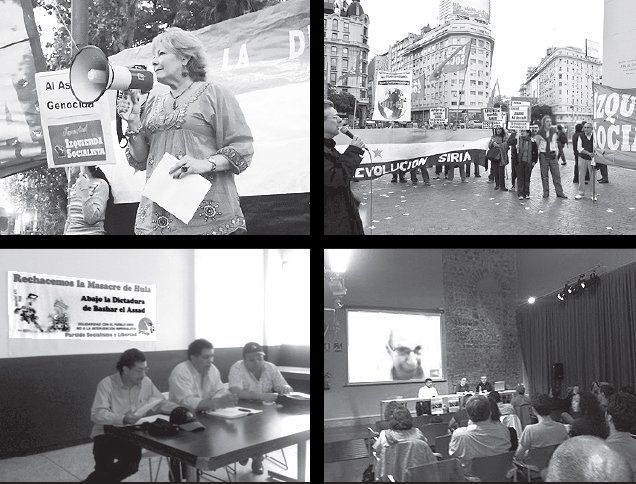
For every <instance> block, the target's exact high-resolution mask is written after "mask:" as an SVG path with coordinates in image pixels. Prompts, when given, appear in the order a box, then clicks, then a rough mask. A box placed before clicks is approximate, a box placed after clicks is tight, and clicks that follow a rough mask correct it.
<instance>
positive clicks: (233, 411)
mask: <svg viewBox="0 0 636 484" xmlns="http://www.w3.org/2000/svg"><path fill="white" fill-rule="evenodd" d="M246 410H247V411H246ZM261 412H262V410H256V409H254V408H246V407H226V408H219V409H218V410H208V411H207V412H206V414H208V415H216V416H217V417H223V418H240V417H247V416H248V415H253V414H255V413H261Z"/></svg>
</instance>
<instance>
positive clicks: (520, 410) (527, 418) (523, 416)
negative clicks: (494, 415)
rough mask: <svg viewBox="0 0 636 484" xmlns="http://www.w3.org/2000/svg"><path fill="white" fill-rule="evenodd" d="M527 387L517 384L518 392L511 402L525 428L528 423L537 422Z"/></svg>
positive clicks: (522, 426)
mask: <svg viewBox="0 0 636 484" xmlns="http://www.w3.org/2000/svg"><path fill="white" fill-rule="evenodd" d="M525 393H526V387H524V386H523V385H522V384H519V385H517V389H516V393H515V394H514V395H513V397H512V400H510V404H511V405H512V407H513V408H514V409H515V413H516V414H517V417H519V420H520V421H521V428H525V426H526V425H529V424H531V423H536V416H535V415H534V412H533V410H532V405H531V403H530V399H529V398H528V396H527V395H526V394H525Z"/></svg>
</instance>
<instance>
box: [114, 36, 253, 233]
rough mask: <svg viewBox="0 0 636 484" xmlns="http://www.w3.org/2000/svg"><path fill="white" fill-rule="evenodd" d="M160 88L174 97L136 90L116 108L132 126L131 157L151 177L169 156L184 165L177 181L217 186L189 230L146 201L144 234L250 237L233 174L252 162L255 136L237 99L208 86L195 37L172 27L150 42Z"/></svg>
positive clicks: (138, 228) (138, 226) (175, 171)
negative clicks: (142, 97) (143, 96)
mask: <svg viewBox="0 0 636 484" xmlns="http://www.w3.org/2000/svg"><path fill="white" fill-rule="evenodd" d="M152 47H153V59H152V66H153V69H154V71H155V76H156V77H157V81H158V82H160V83H162V84H165V85H167V86H169V87H170V91H169V92H166V93H163V94H157V95H155V96H152V97H150V98H149V99H148V101H147V103H146V105H145V106H144V109H143V110H142V109H141V107H140V104H139V97H138V95H137V94H136V93H134V91H132V92H131V93H129V95H127V96H126V97H122V98H120V99H119V100H118V102H117V112H118V113H119V114H120V116H121V117H122V118H123V119H126V120H127V121H128V129H127V130H126V138H127V139H128V146H127V147H126V156H127V158H128V163H129V164H130V165H131V166H132V167H133V168H135V169H137V170H146V180H148V178H150V177H151V176H152V173H153V170H154V169H155V168H156V166H157V165H158V164H159V162H160V161H161V159H162V158H163V156H164V154H165V153H170V154H171V155H173V156H175V157H176V158H177V159H178V162H177V163H175V164H174V166H172V167H171V168H170V174H171V175H172V176H173V177H174V178H183V177H186V176H191V175H194V174H200V175H201V176H203V177H204V178H206V179H207V180H208V181H210V183H211V184H212V185H211V187H210V190H209V191H208V193H207V194H206V195H205V197H204V199H203V200H202V201H201V203H200V204H199V207H198V208H197V210H196V211H195V214H194V216H193V217H192V219H191V220H190V221H189V222H188V223H184V222H183V221H181V220H180V219H179V218H177V217H176V216H174V215H173V214H171V213H170V212H168V211H167V210H165V209H164V208H162V207H161V206H160V205H158V204H156V203H154V202H153V201H152V200H150V199H148V198H146V197H144V196H142V197H141V201H140V203H139V208H138V210H137V217H136V220H135V233H136V234H138V235H180V234H186V235H197V234H200V235H238V234H243V233H246V230H247V229H246V225H245V217H244V216H243V212H242V210H241V206H240V203H239V196H238V193H237V190H236V185H235V183H234V175H238V174H240V173H242V172H243V171H244V170H245V169H246V168H247V167H248V166H249V165H250V163H251V160H252V154H253V152H254V150H253V147H252V142H253V138H252V133H251V131H250V128H249V126H248V125H247V123H246V121H245V117H244V116H243V112H242V111H241V108H240V106H239V104H238V102H237V100H236V98H235V97H234V95H233V94H232V93H231V92H230V91H229V90H228V89H227V88H225V87H223V86H221V85H219V84H217V83H216V82H212V81H206V69H205V53H204V48H203V45H202V44H201V42H200V41H199V40H198V39H197V38H196V37H195V36H194V35H192V34H191V33H190V32H186V31H183V30H181V29H179V28H171V29H169V30H167V31H166V32H164V33H163V34H160V35H158V36H157V37H156V38H155V39H154V40H153V42H152Z"/></svg>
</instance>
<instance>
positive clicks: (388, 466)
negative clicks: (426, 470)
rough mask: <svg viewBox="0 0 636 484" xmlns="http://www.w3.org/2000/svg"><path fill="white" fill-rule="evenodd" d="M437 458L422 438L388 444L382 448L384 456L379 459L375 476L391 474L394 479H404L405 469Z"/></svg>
mask: <svg viewBox="0 0 636 484" xmlns="http://www.w3.org/2000/svg"><path fill="white" fill-rule="evenodd" d="M436 461H437V458H436V457H435V456H434V455H433V451H432V450H431V448H430V447H429V446H428V444H427V443H426V442H424V441H423V440H407V441H404V442H398V443H397V444H392V445H389V446H388V447H386V448H385V449H384V456H383V457H382V458H381V459H380V465H379V473H378V474H376V476H377V477H380V478H383V477H386V476H389V475H391V476H393V477H394V478H395V480H396V481H398V482H400V481H404V476H405V474H406V470H407V469H408V468H409V467H417V466H420V465H424V464H429V463H431V462H436Z"/></svg>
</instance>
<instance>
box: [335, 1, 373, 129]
mask: <svg viewBox="0 0 636 484" xmlns="http://www.w3.org/2000/svg"><path fill="white" fill-rule="evenodd" d="M369 23H370V22H369V16H368V15H367V14H365V13H364V10H363V8H362V5H360V0H353V1H352V3H351V4H349V5H348V7H347V9H346V11H345V10H344V9H339V8H336V7H335V4H334V1H328V0H325V2H324V28H323V35H324V56H325V64H324V84H325V94H326V91H327V85H330V86H331V87H332V88H334V89H336V90H337V91H339V92H348V93H350V94H352V95H353V96H355V98H356V99H357V100H358V105H359V106H361V108H362V111H363V114H362V118H363V119H364V118H366V109H367V106H368V103H369V97H368V94H369V89H370V87H369V84H368V82H367V69H368V55H369V44H368V39H369ZM345 74H347V75H345Z"/></svg>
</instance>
